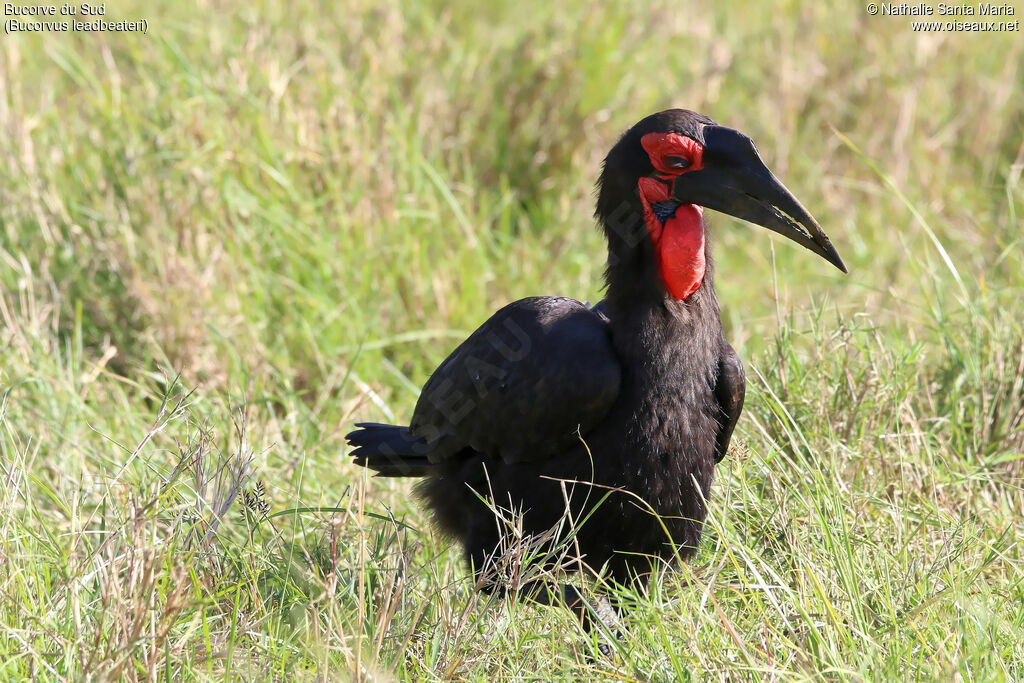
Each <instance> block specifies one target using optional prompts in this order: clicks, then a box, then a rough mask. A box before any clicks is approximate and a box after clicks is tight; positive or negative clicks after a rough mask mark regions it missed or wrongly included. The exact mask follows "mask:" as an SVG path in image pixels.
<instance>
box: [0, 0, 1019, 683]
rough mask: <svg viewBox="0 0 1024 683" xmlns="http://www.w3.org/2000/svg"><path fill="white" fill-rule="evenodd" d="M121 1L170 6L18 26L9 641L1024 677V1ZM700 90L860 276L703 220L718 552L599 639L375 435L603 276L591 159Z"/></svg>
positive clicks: (403, 666) (13, 672)
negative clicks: (525, 313)
mask: <svg viewBox="0 0 1024 683" xmlns="http://www.w3.org/2000/svg"><path fill="white" fill-rule="evenodd" d="M105 8H106V14H105V17H104V18H105V19H107V20H108V21H112V20H117V19H129V20H131V19H139V18H145V19H147V20H148V22H149V33H148V34H147V35H142V34H114V33H102V34H74V33H64V34H61V33H50V34H18V35H5V36H4V37H3V39H2V40H0V125H2V130H3V131H4V134H3V135H0V156H2V158H3V159H4V160H5V163H3V164H0V397H2V398H0V476H2V477H3V481H4V484H3V486H0V529H2V533H0V561H2V562H3V564H4V566H5V567H6V570H5V572H0V654H2V656H0V674H2V675H4V676H5V677H22V676H26V675H29V674H45V675H48V676H52V677H57V676H66V677H72V678H79V677H83V676H87V675H97V676H100V677H111V678H114V677H118V676H123V677H128V678H145V677H155V676H157V675H159V676H167V677H170V678H176V679H189V680H192V679H196V678H200V679H202V678H210V677H214V678H220V677H223V676H225V675H230V674H232V673H234V674H237V675H239V676H241V677H245V678H248V677H253V676H260V677H271V678H277V677H282V678H283V677H290V678H291V677H296V676H298V677H300V678H302V677H304V676H305V677H309V678H311V679H316V678H340V679H347V678H352V677H367V676H371V675H382V676H384V677H388V676H392V675H393V676H395V677H398V678H421V677H427V678H487V679H490V678H516V677H521V676H536V675H542V674H550V675H551V676H561V677H568V678H577V677H598V676H615V677H622V678H627V679H651V678H655V679H658V678H661V679H669V678H686V677H689V676H692V677H694V678H706V677H709V676H712V677H720V678H747V677H750V678H761V677H764V678H773V679H774V678H783V679H792V678H797V679H799V678H805V677H807V678H811V677H816V676H819V675H822V674H824V675H825V676H826V677H843V676H851V677H854V678H887V677H891V676H899V677H910V676H914V677H918V676H920V677H924V678H933V677H939V678H943V679H945V678H953V677H957V676H959V677H961V678H963V679H974V678H975V677H978V678H982V679H989V678H996V679H998V678H1000V677H1004V678H1008V679H1020V678H1021V677H1024V645H1022V644H1021V643H1024V607H1022V603H1024V572H1022V570H1021V561H1022V559H1021V551H1020V549H1019V548H1018V547H1017V542H1018V539H1019V537H1020V535H1021V533H1022V532H1024V522H1022V520H1021V519H1020V514H1019V511H1020V510H1021V509H1022V506H1024V495H1022V492H1021V483H1022V472H1024V467H1022V465H1021V458H1022V457H1024V456H1022V451H1024V445H1022V443H1024V398H1022V397H1024V390H1022V381H1024V380H1022V376H1024V342H1022V339H1024V334H1022V322H1021V321H1022V319H1024V305H1022V299H1024V257H1022V248H1021V247H1022V241H1024V233H1022V230H1021V215H1022V212H1024V189H1022V182H1021V174H1022V170H1024V88H1022V83H1024V40H1022V37H1021V34H1020V33H1019V32H1006V33H987V34H970V33H915V32H913V31H912V30H911V28H910V22H911V20H910V18H907V17H882V16H874V17H872V16H869V15H868V14H867V13H866V12H865V11H864V8H863V6H862V5H860V4H856V3H849V2H820V3H813V4H808V3H798V2H783V3H777V4H775V5H764V6H759V5H749V4H747V5H744V4H741V3H735V2H695V3H679V2H663V1H661V0H657V1H655V2H650V3H617V4H613V3H599V2H585V1H581V0H567V1H566V2H561V3H554V4H552V3H543V2H532V1H531V2H515V3H491V4H485V5H480V4H479V3H470V2H464V1H461V0H460V1H456V2H449V3H436V2H406V1H404V0H403V1H400V2H396V3H391V4H389V5H386V6H385V5H381V4H380V3H374V2H364V1H362V0H346V1H344V2H340V3H333V4H332V3H315V2H311V1H308V0H293V1H292V2H277V1H276V0H270V1H268V2H263V3H259V4H257V5H250V6H243V5H241V4H234V3H226V2H197V3H195V4H186V3H170V2H154V3H148V4H147V3H137V2H130V1H124V2H121V1H120V0H118V1H117V2H107V3H106V5H105ZM1022 11H1024V7H1022V6H1019V5H1018V6H1016V16H1015V17H1010V19H1011V20H1013V19H1016V18H1020V15H1021V12H1022ZM674 106H678V107H685V108H689V109H695V110H697V111H701V112H704V113H707V114H708V115H710V116H712V117H713V118H715V119H716V120H718V121H719V122H720V123H723V124H726V125H729V126H732V127H736V128H739V129H741V130H743V131H744V132H746V133H748V134H749V135H750V136H751V137H752V138H753V139H754V140H755V141H756V142H757V143H758V146H759V148H760V151H761V153H762V156H763V157H764V158H765V160H766V161H767V163H768V164H769V166H770V167H772V168H773V170H774V171H775V172H776V174H777V175H779V177H781V178H782V179H783V180H784V182H785V183H786V184H787V185H788V186H789V188H790V189H791V190H792V191H793V192H794V193H795V194H796V195H797V196H798V197H800V199H801V201H802V202H803V203H804V204H805V205H806V206H807V207H809V209H810V210H811V212H812V213H813V214H814V215H815V217H816V218H817V219H818V220H819V222H820V223H821V224H822V225H823V226H824V227H825V229H826V231H827V232H828V233H829V235H830V236H831V237H832V239H833V242H834V243H835V244H836V246H837V248H838V249H839V251H840V253H841V254H842V255H843V257H844V259H845V260H846V263H847V264H848V266H849V268H850V275H849V276H842V275H841V274H839V273H838V272H837V271H834V269H831V268H830V267H829V266H827V264H825V263H823V262H821V261H820V259H817V258H815V257H813V256H812V255H811V254H809V253H807V252H805V251H804V250H802V249H800V248H799V247H796V246H793V245H791V244H789V243H785V242H784V241H782V240H775V239H774V238H773V237H772V236H771V235H770V234H769V233H768V232H767V231H764V230H760V229H757V228H752V227H751V226H749V225H746V224H743V223H741V222H739V221H735V220H733V219H731V218H727V217H724V216H720V215H710V224H711V237H712V239H713V243H714V245H715V255H716V262H717V273H718V277H717V282H716V284H717V289H718V293H719V298H720V300H721V302H722V307H723V318H724V320H725V323H726V328H727V334H728V335H729V337H730V339H731V340H732V341H733V344H734V345H735V346H736V348H737V349H738V350H739V351H740V353H741V355H742V356H743V357H744V358H745V359H746V360H747V365H748V375H749V377H750V378H751V385H752V386H751V388H750V392H751V397H750V398H749V399H748V409H747V413H746V415H745V417H744V419H743V420H741V422H740V427H739V438H738V441H739V447H738V448H737V449H736V451H735V452H734V453H733V454H732V455H731V456H730V457H729V458H728V459H727V460H726V461H724V462H723V464H722V465H721V466H720V467H719V469H718V477H717V484H716V492H715V496H716V501H715V503H714V504H713V505H712V518H711V520H710V521H709V525H710V528H709V531H708V534H707V539H706V542H705V544H704V547H703V548H702V552H701V553H700V555H699V556H698V558H697V559H696V560H695V561H694V562H693V563H691V565H689V566H687V567H684V568H682V569H680V570H679V571H677V572H668V573H666V574H665V576H664V577H663V578H662V580H660V581H658V582H656V583H655V585H654V587H653V588H652V590H651V592H650V593H649V594H643V595H627V596H620V597H622V598H623V600H624V601H625V602H627V603H628V604H631V605H632V606H633V609H632V610H631V613H630V615H629V616H628V617H626V621H625V624H624V625H625V627H626V630H627V632H628V634H627V635H626V636H625V638H624V639H623V641H622V642H621V643H620V644H619V646H618V650H617V654H616V656H615V658H614V659H613V660H607V659H604V658H601V657H597V658H595V657H593V655H594V653H596V649H595V648H594V644H595V642H596V641H595V638H596V637H595V638H591V637H587V636H584V635H583V634H581V633H579V631H578V628H577V627H576V626H575V625H574V623H573V622H572V619H571V617H569V616H568V615H563V614H560V613H556V612H554V611H551V610H542V609H534V608H529V607H524V606H520V605H505V604H499V605H491V606H490V607H487V606H486V605H485V603H486V602H487V600H485V599H483V598H481V597H479V596H476V595H475V594H473V593H472V591H471V588H472V586H471V583H470V581H469V579H468V578H467V577H466V576H465V572H464V570H463V569H462V567H461V566H460V563H459V558H458V552H457V550H456V549H452V548H450V547H449V544H448V543H447V542H446V541H444V540H443V539H441V538H439V537H437V536H436V534H435V533H434V532H433V531H431V529H430V525H429V522H428V520H427V519H426V518H425V516H424V515H423V514H422V512H421V511H420V509H419V508H418V506H417V505H416V503H415V501H414V500H411V497H410V495H409V494H410V490H411V489H410V486H409V484H408V482H402V481H378V480H372V481H370V480H367V479H366V478H365V475H364V473H363V472H362V471H359V470H357V469H356V468H354V467H351V466H350V465H348V463H347V462H346V458H345V446H344V443H343V440H342V435H343V434H344V433H345V432H346V431H348V429H349V428H350V426H351V423H352V422H353V421H355V420H357V419H372V420H394V421H397V422H403V421H406V420H408V418H409V416H410V413H411V409H412V406H413V404H414V402H415V399H416V396H417V393H418V388H419V386H420V385H421V384H422V383H423V382H424V381H425V380H426V378H427V377H428V376H429V373H430V371H431V370H432V369H433V368H434V367H436V365H437V364H438V363H439V362H440V361H441V360H442V359H443V358H444V357H445V356H446V355H447V353H448V352H449V351H450V350H451V349H452V348H453V346H454V345H455V344H456V343H457V342H458V341H459V340H461V339H462V338H463V337H464V335H466V334H467V333H468V332H469V331H471V330H472V329H474V328H475V327H476V326H477V325H479V324H480V323H481V322H482V321H483V320H485V319H486V318H487V317H488V316H489V315H490V313H491V312H492V311H493V310H495V309H496V308H498V307H500V306H502V305H503V304H505V303H507V302H509V301H511V300H513V299H517V298H521V297H524V296H529V295H536V294H564V295H570V296H574V297H576V298H579V299H583V300H590V301H595V300H597V299H599V298H600V297H601V284H602V282H601V273H602V269H603V265H604V264H603V261H604V245H603V241H602V238H601V236H600V234H599V231H598V230H597V229H596V228H595V226H594V221H593V218H592V211H593V183H594V181H595V179H596V177H597V175H598V173H599V168H600V162H601V160H602V159H603V156H604V154H605V153H606V152H607V150H608V149H609V148H610V146H611V145H612V144H613V143H614V141H615V140H616V139H617V136H618V135H619V134H621V132H622V131H623V130H624V129H626V128H628V127H629V126H630V125H631V124H633V123H634V122H635V121H636V120H638V119H640V118H641V117H643V116H645V115H647V114H649V113H651V112H653V111H657V110H659V109H663V108H667V107H674ZM275 515H276V516H275Z"/></svg>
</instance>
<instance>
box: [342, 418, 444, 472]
mask: <svg viewBox="0 0 1024 683" xmlns="http://www.w3.org/2000/svg"><path fill="white" fill-rule="evenodd" d="M356 427H358V429H356V430H355V431H353V432H349V433H348V434H346V435H345V440H346V441H348V443H349V445H350V446H355V450H354V451H352V452H351V453H350V454H349V455H351V456H352V460H353V462H355V464H357V465H362V466H363V467H369V468H370V469H371V470H374V471H375V472H376V473H377V476H379V477H422V476H425V475H426V474H428V473H429V472H430V470H431V469H432V467H433V465H431V463H430V460H429V459H428V458H427V455H426V453H427V442H426V441H425V440H424V439H421V438H420V437H418V436H416V435H415V434H413V433H412V432H411V431H410V430H409V428H408V427H398V426H396V425H386V424H377V423H375V422H360V423H357V424H356Z"/></svg>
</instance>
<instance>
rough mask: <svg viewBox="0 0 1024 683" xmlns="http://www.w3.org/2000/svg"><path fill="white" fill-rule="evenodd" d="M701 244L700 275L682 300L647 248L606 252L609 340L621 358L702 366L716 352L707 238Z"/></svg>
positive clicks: (717, 329)
mask: <svg viewBox="0 0 1024 683" xmlns="http://www.w3.org/2000/svg"><path fill="white" fill-rule="evenodd" d="M701 248H702V251H703V253H702V256H703V258H702V259H701V262H702V263H703V264H704V271H703V274H702V278H701V279H700V281H699V283H698V284H697V288H696V289H695V290H694V291H693V292H692V293H691V294H690V295H689V296H687V297H686V299H683V300H680V299H677V298H676V297H675V296H674V295H673V294H672V292H671V291H669V289H668V288H667V287H666V284H665V282H664V281H663V279H662V276H661V275H660V273H659V272H658V268H657V263H656V259H655V258H654V255H653V250H651V249H647V250H640V249H636V250H632V251H633V254H632V257H629V256H626V257H622V256H617V255H616V254H615V253H614V252H612V253H610V255H609V262H608V269H607V271H606V280H607V285H608V288H607V297H606V299H605V304H604V307H605V309H606V310H607V313H608V317H609V321H610V322H609V326H610V328H611V331H612V339H613V343H614V345H615V347H616V350H617V351H618V353H619V354H620V357H622V358H623V360H624V361H626V363H627V364H629V365H632V366H634V367H640V366H643V367H648V368H650V369H651V370H652V371H655V370H656V368H657V367H659V366H666V367H667V366H670V365H674V364H676V363H678V362H680V361H681V360H683V359H685V361H686V362H688V363H691V364H694V365H698V366H703V365H704V364H705V363H704V361H705V360H707V361H708V362H709V363H710V362H711V361H712V358H711V355H708V353H709V352H711V351H713V352H714V353H715V354H717V352H718V348H717V345H718V341H719V339H720V337H721V334H722V323H721V318H720V316H719V306H718V299H717V297H716V296H715V291H714V275H713V267H712V261H711V249H710V245H709V244H708V243H707V242H703V243H702V244H701ZM705 355H707V356H708V358H707V359H705V358H704V356H705Z"/></svg>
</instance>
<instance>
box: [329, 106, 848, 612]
mask: <svg viewBox="0 0 1024 683" xmlns="http://www.w3.org/2000/svg"><path fill="white" fill-rule="evenodd" d="M708 209H710V210H712V211H717V212H721V213H725V214H728V215H731V216H734V217H737V218H740V219H742V220H744V221H747V222H749V223H753V224H755V225H758V226H761V227H764V228H767V229H769V230H772V231H774V232H777V233H779V234H781V235H784V236H785V237H787V238H789V239H790V240H792V241H794V242H796V243H797V244H800V245H802V246H804V247H806V248H807V249H809V250H810V251H812V252H814V253H815V254H817V255H819V256H821V257H822V258H824V259H825V260H826V261H828V262H829V263H831V264H832V265H834V266H836V267H837V268H839V269H840V270H841V271H843V272H844V273H846V272H847V268H846V266H845V265H844V263H843V261H842V259H841V258H840V256H839V254H838V252H837V251H836V249H835V248H834V247H833V245H832V243H831V241H830V240H829V238H828V236H827V235H826V234H825V232H824V231H823V230H822V228H821V226H820V225H819V224H818V223H817V221H815V219H814V218H813V217H812V216H811V214H810V213H809V212H808V211H807V210H806V209H805V208H804V206H803V205H802V204H801V203H800V202H799V201H798V200H797V199H796V197H794V196H793V194H792V193H791V192H790V191H789V190H788V189H786V187H785V186H784V185H783V184H782V182H781V181H779V180H778V178H776V177H775V175H774V174H773V173H772V172H771V171H770V170H769V169H768V167H767V166H766V165H765V163H764V161H763V160H762V159H761V156H760V155H759V153H758V151H757V149H756V148H755V146H754V143H753V141H752V140H751V139H750V138H749V137H748V136H747V135H745V134H743V133H741V132H739V131H738V130H735V129H733V128H729V127H726V126H722V125H719V124H717V123H716V122H715V121H713V120H712V119H711V118H709V117H707V116H705V115H703V114H699V113H696V112H693V111H689V110H685V109H668V110H666V111H661V112H658V113H655V114H652V115H650V116H647V117H646V118H644V119H642V120H641V121H639V122H638V123H636V124H635V125H634V126H632V127H631V128H629V129H628V130H627V131H626V132H625V133H624V134H622V136H621V137H620V138H619V140H618V142H617V143H616V144H615V145H614V146H613V147H612V148H611V151H610V152H609V153H608V155H607V157H606V158H605V160H604V163H603V167H602V170H601V174H600V178H599V180H598V183H597V202H596V210H595V218H596V220H597V223H598V224H599V225H600V226H601V228H602V229H603V232H604V235H605V237H606V238H607V244H608V260H607V267H606V270H605V274H604V284H605V298H604V299H603V300H602V301H600V302H599V303H597V304H596V305H594V306H590V305H588V304H586V303H582V302H580V301H577V300H575V299H572V298H568V297H563V296H535V297H529V298H524V299H521V300H518V301H515V302H513V303H510V304H508V305H506V306H505V307H504V308H502V309H500V310H499V311H497V312H496V313H494V314H493V315H492V316H491V317H490V318H489V319H488V320H487V321H486V322H484V323H483V324H482V325H481V326H480V327H479V328H478V329H477V330H476V331H475V332H473V333H472V334H471V335H470V336H469V337H468V338H467V339H466V340H465V341H464V342H462V343H461V344H460V345H459V346H458V347H457V348H456V349H455V350H454V351H453V352H452V353H451V355H449V356H448V357H447V358H446V359H445V360H444V362H442V363H441V365H440V366H438V367H437V369H436V370H435V371H434V372H433V374H432V375H431V376H430V378H429V379H428V380H427V381H426V383H425V385H424V386H423V389H422V391H421V393H420V396H419V399H418V400H417V403H416V406H415V409H414V411H413V413H412V417H411V420H410V421H409V424H408V425H390V424H380V423H368V422H364V423H358V424H356V429H355V430H354V431H352V432H351V433H349V434H348V435H347V436H346V440H347V442H348V443H349V445H350V446H352V447H353V450H352V451H351V453H350V455H351V457H352V459H353V461H354V462H355V463H356V464H357V465H361V466H364V467H366V468H369V469H370V470H373V471H374V472H376V474H377V475H378V476H385V477H415V478H419V479H420V482H419V483H418V484H417V485H416V487H415V490H416V493H417V494H418V496H419V498H421V499H422V500H423V502H424V503H425V505H426V507H427V508H428V510H429V511H430V513H431V516H432V519H433V521H434V522H435V524H436V526H437V527H438V528H439V529H440V531H441V532H443V533H444V534H445V535H447V536H448V537H450V538H452V539H454V540H456V541H458V542H459V543H460V544H461V546H462V549H463V552H464V555H465V559H466V561H467V563H468V565H469V567H470V569H471V571H472V572H473V573H474V575H475V576H476V577H477V579H478V585H481V586H482V587H483V588H484V590H488V591H493V590H495V586H496V585H497V587H498V589H500V590H503V591H505V590H511V591H515V592H516V594H517V595H522V596H523V597H526V598H529V599H532V600H535V601H538V602H542V603H546V604H554V603H561V604H564V605H566V606H569V607H570V608H572V609H573V610H574V611H576V612H577V613H578V614H579V615H580V618H581V619H584V617H585V614H586V610H585V605H583V603H582V598H581V596H580V593H579V591H578V590H577V589H576V588H575V587H573V586H572V585H571V584H565V585H561V586H557V585H552V583H551V582H550V581H549V580H547V579H536V578H535V579H530V580H523V581H522V582H521V585H512V586H511V587H510V586H508V585H506V584H502V583H501V582H498V581H493V580H486V576H487V572H488V570H489V568H490V569H492V570H493V568H494V567H495V566H496V564H497V563H498V560H499V558H500V557H502V556H503V554H504V555H506V556H507V554H508V552H509V548H511V547H518V546H516V543H519V544H521V543H522V542H523V541H522V539H524V538H529V539H540V540H539V543H540V545H539V546H538V547H539V548H541V550H540V551H538V552H536V553H535V554H533V555H531V558H528V560H527V561H528V562H536V563H540V564H544V563H550V562H552V559H551V558H552V557H553V555H552V552H551V548H555V547H562V548H563V555H560V556H558V557H560V558H563V560H564V554H565V553H568V556H569V559H570V560H571V561H569V562H564V561H563V560H560V561H563V565H561V566H563V567H565V568H569V569H570V570H571V569H574V568H575V569H586V570H589V571H591V572H593V573H594V574H595V575H600V576H602V577H606V578H607V579H609V580H611V581H613V582H615V583H619V584H623V585H631V584H632V585H635V584H639V585H644V584H645V583H646V582H647V581H648V579H649V576H650V575H651V572H652V569H653V567H654V566H655V564H656V563H657V562H668V563H673V562H676V561H679V560H685V559H687V558H689V557H690V556H692V555H693V554H694V552H695V551H696V549H697V547H698V543H699V541H700V538H701V531H702V528H703V524H704V521H705V519H706V517H707V514H708V505H709V501H710V500H711V486H712V480H713V476H714V470H715V467H716V465H717V464H718V463H719V462H720V461H721V460H722V459H723V458H724V457H725V455H726V453H727V451H728V449H729V444H730V440H731V438H732V435H733V431H734V429H735V427H736V423H737V420H738V419H739V417H740V413H741V411H742V408H743V401H744V394H745V388H746V380H745V374H744V368H743V363H742V361H741V360H740V358H739V356H738V354H737V353H736V351H735V350H734V349H733V347H732V345H731V344H730V343H729V342H728V341H726V338H725V335H724V332H723V328H722V322H721V317H720V308H719V302H718V299H717V297H716V295H715V291H714V286H713V279H714V278H713V276H714V268H713V263H712V258H711V247H710V240H709V239H708V235H707V228H706V223H705V215H704V213H705V210H708ZM512 513H514V514H512ZM513 517H514V520H515V521H514V523H512V522H510V521H509V520H510V519H512V518H513ZM559 544H560V545H559ZM545 549H546V550H545ZM522 576H524V577H525V576H538V574H529V573H527V572H523V573H522ZM506 583H507V582H506Z"/></svg>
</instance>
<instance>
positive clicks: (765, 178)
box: [675, 126, 847, 273]
mask: <svg viewBox="0 0 1024 683" xmlns="http://www.w3.org/2000/svg"><path fill="white" fill-rule="evenodd" d="M703 132H704V154H703V167H702V168H701V169H700V170H698V171H690V172H689V173H684V174H683V175H681V176H679V177H678V178H677V179H676V181H675V197H676V199H678V200H679V201H681V202H685V203H687V204H697V205H698V206H703V207H705V208H708V209H714V210H715V211H721V212H722V213H727V214H729V215H730V216H736V217H737V218H742V219H743V220H745V221H749V222H751V223H756V224H757V225H760V226H763V227H765V228H768V229H769V230H774V231H775V232H777V233H779V234H781V235H785V236H786V237H788V238H789V239H791V240H793V241H794V242H796V243H798V244H802V245H803V246H805V247H807V248H808V249H810V250H811V251H813V252H814V253H815V254H817V255H819V256H821V257H822V258H824V259H825V260H826V261H828V262H829V263H831V264H832V265H834V266H835V267H836V268H838V269H839V270H841V271H843V272H844V273H845V272H847V270H846V266H845V265H844V264H843V259H841V258H840V257H839V253H838V252H837V251H836V249H835V247H833V246H832V242H831V241H829V239H828V235H826V234H825V231H824V230H822V229H821V226H820V225H818V222H817V221H816V220H814V218H813V217H812V216H811V214H810V213H808V212H807V209H805V208H804V207H803V205H802V204H800V202H799V201H797V198H796V197H794V196H793V194H792V193H791V192H790V191H789V190H787V189H786V186H785V185H783V184H782V183H781V182H780V181H779V179H778V178H776V177H775V176H774V175H773V174H772V172H771V171H770V170H768V167H767V166H765V164H764V162H763V161H762V160H761V156H760V155H759V154H758V153H757V149H756V148H755V147H754V143H753V141H751V139H750V138H748V137H747V136H746V135H744V134H743V133H741V132H739V131H737V130H733V129H732V128H725V127H724V126H705V127H704V129H703Z"/></svg>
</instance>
